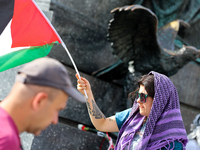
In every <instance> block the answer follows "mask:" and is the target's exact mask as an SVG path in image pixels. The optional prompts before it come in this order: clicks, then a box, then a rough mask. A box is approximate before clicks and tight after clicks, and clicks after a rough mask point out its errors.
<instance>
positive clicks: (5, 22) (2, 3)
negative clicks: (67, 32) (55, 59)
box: [0, 0, 62, 72]
mask: <svg viewBox="0 0 200 150" xmlns="http://www.w3.org/2000/svg"><path fill="white" fill-rule="evenodd" d="M0 20H1V21H0V72H1V71H4V70H7V69H10V68H13V67H16V66H18V65H21V64H24V63H27V62H30V61H32V60H34V59H36V58H40V57H44V56H46V55H47V54H48V53H49V52H50V50H51V48H52V46H53V44H54V43H61V41H62V40H61V38H60V37H59V35H58V34H57V32H56V31H55V29H54V28H53V26H52V25H51V23H50V22H49V21H48V19H47V18H46V17H45V15H44V14H43V13H42V11H41V10H40V9H39V8H38V6H37V5H36V3H35V2H34V1H33V0H0Z"/></svg>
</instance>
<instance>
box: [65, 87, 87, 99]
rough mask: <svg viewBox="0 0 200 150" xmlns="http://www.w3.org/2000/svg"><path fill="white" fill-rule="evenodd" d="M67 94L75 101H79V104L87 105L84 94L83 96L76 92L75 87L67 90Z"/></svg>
mask: <svg viewBox="0 0 200 150" xmlns="http://www.w3.org/2000/svg"><path fill="white" fill-rule="evenodd" d="M65 92H66V93H67V95H69V96H70V97H72V98H73V99H75V100H77V101H78V102H81V103H86V99H85V97H84V96H83V94H81V93H80V92H79V91H78V90H76V89H75V88H74V87H70V88H67V89H66V90H65Z"/></svg>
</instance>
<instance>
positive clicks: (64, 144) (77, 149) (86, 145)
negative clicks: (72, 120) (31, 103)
mask: <svg viewBox="0 0 200 150" xmlns="http://www.w3.org/2000/svg"><path fill="white" fill-rule="evenodd" d="M103 140H104V138H103V137H100V136H97V134H96V133H92V132H88V131H82V130H79V129H78V128H74V127H70V126H67V125H64V124H60V123H59V124H57V125H50V126H49V127H48V128H47V129H46V130H44V131H43V132H42V133H41V134H40V135H39V136H37V137H35V138H34V139H33V142H32V146H31V150H53V149H55V150H90V149H91V150H99V148H100V147H102V149H107V148H108V146H109V143H108V141H107V140H105V141H104V142H103V143H102V141H103Z"/></svg>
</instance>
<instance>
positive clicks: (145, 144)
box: [115, 71, 188, 150]
mask: <svg viewBox="0 0 200 150" xmlns="http://www.w3.org/2000/svg"><path fill="white" fill-rule="evenodd" d="M149 74H153V75H154V88H155V95H154V99H153V104H152V108H151V112H150V115H149V118H148V120H147V123H146V128H145V131H144V135H143V137H142V140H141V141H140V142H139V143H138V145H137V148H136V150H156V149H161V148H162V147H165V146H166V145H168V144H169V143H171V142H174V141H175V140H176V141H178V142H181V143H182V145H183V148H184V149H185V146H186V143H187V141H188V140H187V134H186V130H185V127H184V124H183V120H182V116H181V112H180V104H179V98H178V93H177V90H176V88H175V86H174V84H173V83H172V81H171V80H170V79H169V78H168V77H167V76H165V75H163V74H160V73H157V72H154V71H151V72H150V73H149ZM144 118H145V116H142V115H140V113H139V108H138V103H137V102H134V104H133V107H132V110H131V112H130V115H129V117H128V119H127V120H126V121H125V123H124V124H123V126H122V127H121V129H120V132H119V135H118V139H117V143H116V147H115V150H123V149H124V148H125V147H127V146H128V147H129V146H130V145H131V142H132V140H133V138H134V135H135V133H137V131H138V130H139V129H140V127H141V126H142V123H143V120H144ZM169 147H170V146H169ZM169 147H168V148H167V147H166V149H169Z"/></svg>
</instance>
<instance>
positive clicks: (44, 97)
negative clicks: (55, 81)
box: [32, 92, 48, 111]
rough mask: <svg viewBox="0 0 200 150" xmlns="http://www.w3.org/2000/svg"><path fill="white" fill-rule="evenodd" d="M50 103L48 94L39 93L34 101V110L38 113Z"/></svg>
mask: <svg viewBox="0 0 200 150" xmlns="http://www.w3.org/2000/svg"><path fill="white" fill-rule="evenodd" d="M47 101H48V94H47V93H45V92H39V93H38V94H37V95H36V96H35V97H34V98H33V100H32V108H33V110H34V111H37V110H38V109H40V108H41V107H43V106H44V105H45V104H46V103H47Z"/></svg>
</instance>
